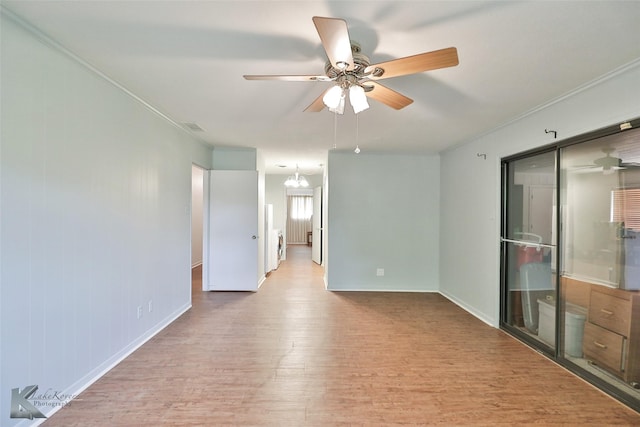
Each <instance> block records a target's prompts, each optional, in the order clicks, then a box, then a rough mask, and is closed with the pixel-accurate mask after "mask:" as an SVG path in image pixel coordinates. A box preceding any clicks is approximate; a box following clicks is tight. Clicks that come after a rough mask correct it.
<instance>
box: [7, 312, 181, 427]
mask: <svg viewBox="0 0 640 427" xmlns="http://www.w3.org/2000/svg"><path fill="white" fill-rule="evenodd" d="M190 308H191V302H189V303H188V304H185V305H183V306H182V307H180V308H179V309H177V310H176V311H174V312H173V313H171V314H170V315H169V316H167V317H166V318H165V319H164V320H162V321H161V322H159V323H157V324H156V325H155V326H153V327H152V328H151V329H149V330H148V331H147V332H145V333H144V334H142V335H141V336H140V337H139V338H138V339H136V340H135V341H133V342H131V343H130V344H129V345H127V346H126V347H124V348H123V349H122V350H120V351H119V352H117V353H116V354H114V355H113V356H111V357H110V358H108V359H107V360H105V361H104V362H103V363H101V364H100V365H99V366H97V367H96V368H95V369H92V370H91V371H90V372H89V373H88V374H87V375H85V376H84V377H82V378H80V379H79V380H78V381H76V382H75V383H73V384H72V385H71V386H69V387H67V389H66V390H64V392H63V393H62V394H63V395H67V396H77V395H79V394H80V393H82V392H83V391H84V390H86V389H87V388H88V387H89V386H90V385H92V384H93V383H95V382H96V381H98V380H99V379H100V378H101V377H103V376H104V375H105V374H106V373H107V372H109V371H110V370H111V369H113V368H114V367H115V366H116V365H118V363H120V362H122V361H123V360H124V359H125V358H127V357H128V356H129V355H131V353H133V352H134V351H136V350H137V349H138V348H140V347H142V345H144V344H145V343H146V342H147V341H149V340H150V339H151V338H153V337H154V336H155V335H157V334H158V333H159V332H160V331H162V330H163V329H164V328H166V327H167V326H169V325H170V324H171V323H173V321H174V320H176V319H177V318H178V317H180V316H182V315H183V314H184V313H185V312H186V311H187V310H189V309H190ZM71 402H73V401H71ZM60 408H62V406H55V407H53V408H51V410H49V411H48V412H44V415H45V416H46V417H47V418H48V417H51V416H52V415H53V414H55V413H56V412H58V411H59V410H60ZM47 418H43V419H39V420H37V421H32V420H29V421H28V423H27V420H24V421H23V422H20V423H18V424H16V426H23V425H24V426H25V427H26V426H27V425H28V426H29V427H33V426H37V425H40V424H42V423H43V422H45V421H46V420H47Z"/></svg>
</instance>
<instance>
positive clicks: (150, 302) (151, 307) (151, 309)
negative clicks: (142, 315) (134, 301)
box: [149, 300, 153, 313]
mask: <svg viewBox="0 0 640 427" xmlns="http://www.w3.org/2000/svg"><path fill="white" fill-rule="evenodd" d="M152 311H153V300H149V313H151V312H152Z"/></svg>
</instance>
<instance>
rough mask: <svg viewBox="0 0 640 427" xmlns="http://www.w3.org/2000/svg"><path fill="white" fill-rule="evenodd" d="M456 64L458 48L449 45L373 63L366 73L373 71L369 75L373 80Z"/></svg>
mask: <svg viewBox="0 0 640 427" xmlns="http://www.w3.org/2000/svg"><path fill="white" fill-rule="evenodd" d="M456 65H458V50H457V49H456V48H455V47H449V48H446V49H440V50H434V51H433V52H425V53H420V54H418V55H413V56H407V57H404V58H399V59H394V60H391V61H387V62H381V63H379V64H372V65H369V66H368V67H367V68H366V69H365V74H369V73H371V74H370V75H369V76H367V77H368V78H369V79H371V80H380V79H388V78H389V77H398V76H406V75H407V74H414V73H421V72H423V71H429V70H437V69H438V68H446V67H453V66H456Z"/></svg>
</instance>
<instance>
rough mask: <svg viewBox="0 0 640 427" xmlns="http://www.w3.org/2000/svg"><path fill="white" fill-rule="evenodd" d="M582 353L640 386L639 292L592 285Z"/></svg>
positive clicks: (628, 381) (625, 379) (597, 363)
mask: <svg viewBox="0 0 640 427" xmlns="http://www.w3.org/2000/svg"><path fill="white" fill-rule="evenodd" d="M583 353H584V357H585V358H586V359H589V360H591V361H593V362H594V363H595V364H596V365H598V366H601V367H602V368H604V369H606V370H608V371H609V372H611V373H613V374H615V375H616V376H618V377H620V378H622V379H623V380H624V381H626V382H627V383H630V384H634V383H640V293H638V292H632V291H625V290H621V289H613V288H607V287H605V286H599V285H592V286H591V297H590V302H589V319H588V321H587V323H586V324H585V329H584V339H583Z"/></svg>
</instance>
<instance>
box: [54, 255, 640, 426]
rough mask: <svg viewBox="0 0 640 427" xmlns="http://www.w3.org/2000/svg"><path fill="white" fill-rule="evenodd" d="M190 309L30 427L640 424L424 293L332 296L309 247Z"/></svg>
mask: <svg viewBox="0 0 640 427" xmlns="http://www.w3.org/2000/svg"><path fill="white" fill-rule="evenodd" d="M288 256H289V259H288V260H287V261H285V262H283V263H282V264H281V266H280V268H279V269H278V270H277V271H275V272H273V273H272V274H271V275H270V277H269V278H268V279H267V281H266V282H265V283H264V285H263V286H262V287H261V289H260V290H259V291H258V292H257V293H244V292H216V293H212V292H206V293H203V292H201V291H200V286H201V285H200V282H199V280H198V277H195V280H194V293H193V308H192V309H191V310H189V311H188V312H187V313H185V314H184V315H183V316H182V317H181V318H179V319H178V320H177V321H176V322H174V323H173V324H172V325H170V326H169V327H168V328H166V329H165V330H164V331H162V332H161V333H160V334H158V335H157V336H156V337H154V338H153V339H152V340H151V341H149V342H148V343H147V344H145V345H144V346H143V347H141V348H140V349H139V350H138V351H136V352H135V353H134V354H132V355H131V356H130V357H128V358H127V359H126V360H124V361H123V362H122V363H120V364H119V365H118V366H116V367H115V368H114V369H112V370H111V371H110V372H108V373H107V374H106V375H105V376H104V377H103V378H101V379H100V380H99V381H97V382H96V383H95V384H94V385H92V386H91V387H89V388H88V389H87V390H86V391H85V392H84V393H82V394H81V395H80V397H79V398H80V399H82V400H81V401H77V402H72V404H71V405H69V406H67V407H65V408H63V409H62V410H60V411H59V412H58V413H56V414H55V415H54V416H52V417H51V418H50V419H49V420H47V421H46V422H45V423H44V425H45V426H48V427H51V426H65V427H68V426H161V425H167V426H175V425H204V426H216V425H241V426H245V425H260V426H262V425H268V426H303V425H308V426H329V425H394V424H395V425H400V424H413V425H432V424H439V425H494V424H502V425H526V424H538V425H540V424H542V425H558V424H562V425H640V414H638V413H636V412H634V411H633V410H631V409H629V408H627V407H625V406H624V405H622V404H620V403H618V402H617V401H615V400H613V399H611V398H610V397H608V396H606V395H605V394H603V393H602V392H600V391H598V390H597V389H595V388H594V387H592V386H590V385H589V384H587V383H585V382H584V381H582V380H580V379H579V378H577V377H576V376H574V375H572V374H571V373H569V372H567V371H565V370H564V369H563V368H561V367H559V366H558V365H556V364H554V363H553V362H551V361H549V360H548V359H546V358H544V357H543V356H541V355H539V354H538V353H536V352H535V351H533V350H531V349H529V348H528V347H526V346H524V345H523V344H521V343H519V342H518V341H516V340H514V339H513V338H511V337H509V336H508V335H506V334H505V333H503V332H502V331H500V330H496V329H493V328H491V327H489V326H487V325H485V324H484V323H482V322H481V321H479V320H477V319H476V318H474V317H473V316H471V315H470V314H468V313H466V312H465V311H463V310H461V309H460V308H458V307H457V306H455V305H454V304H452V303H451V302H449V301H448V300H446V299H445V298H444V297H442V296H440V295H438V294H415V293H410V294H409V293H368V292H365V293H334V292H327V291H326V290H325V289H324V284H323V281H322V274H323V272H322V268H320V267H319V266H317V265H315V264H314V263H312V262H311V261H310V248H308V247H306V246H295V247H289V254H288Z"/></svg>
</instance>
